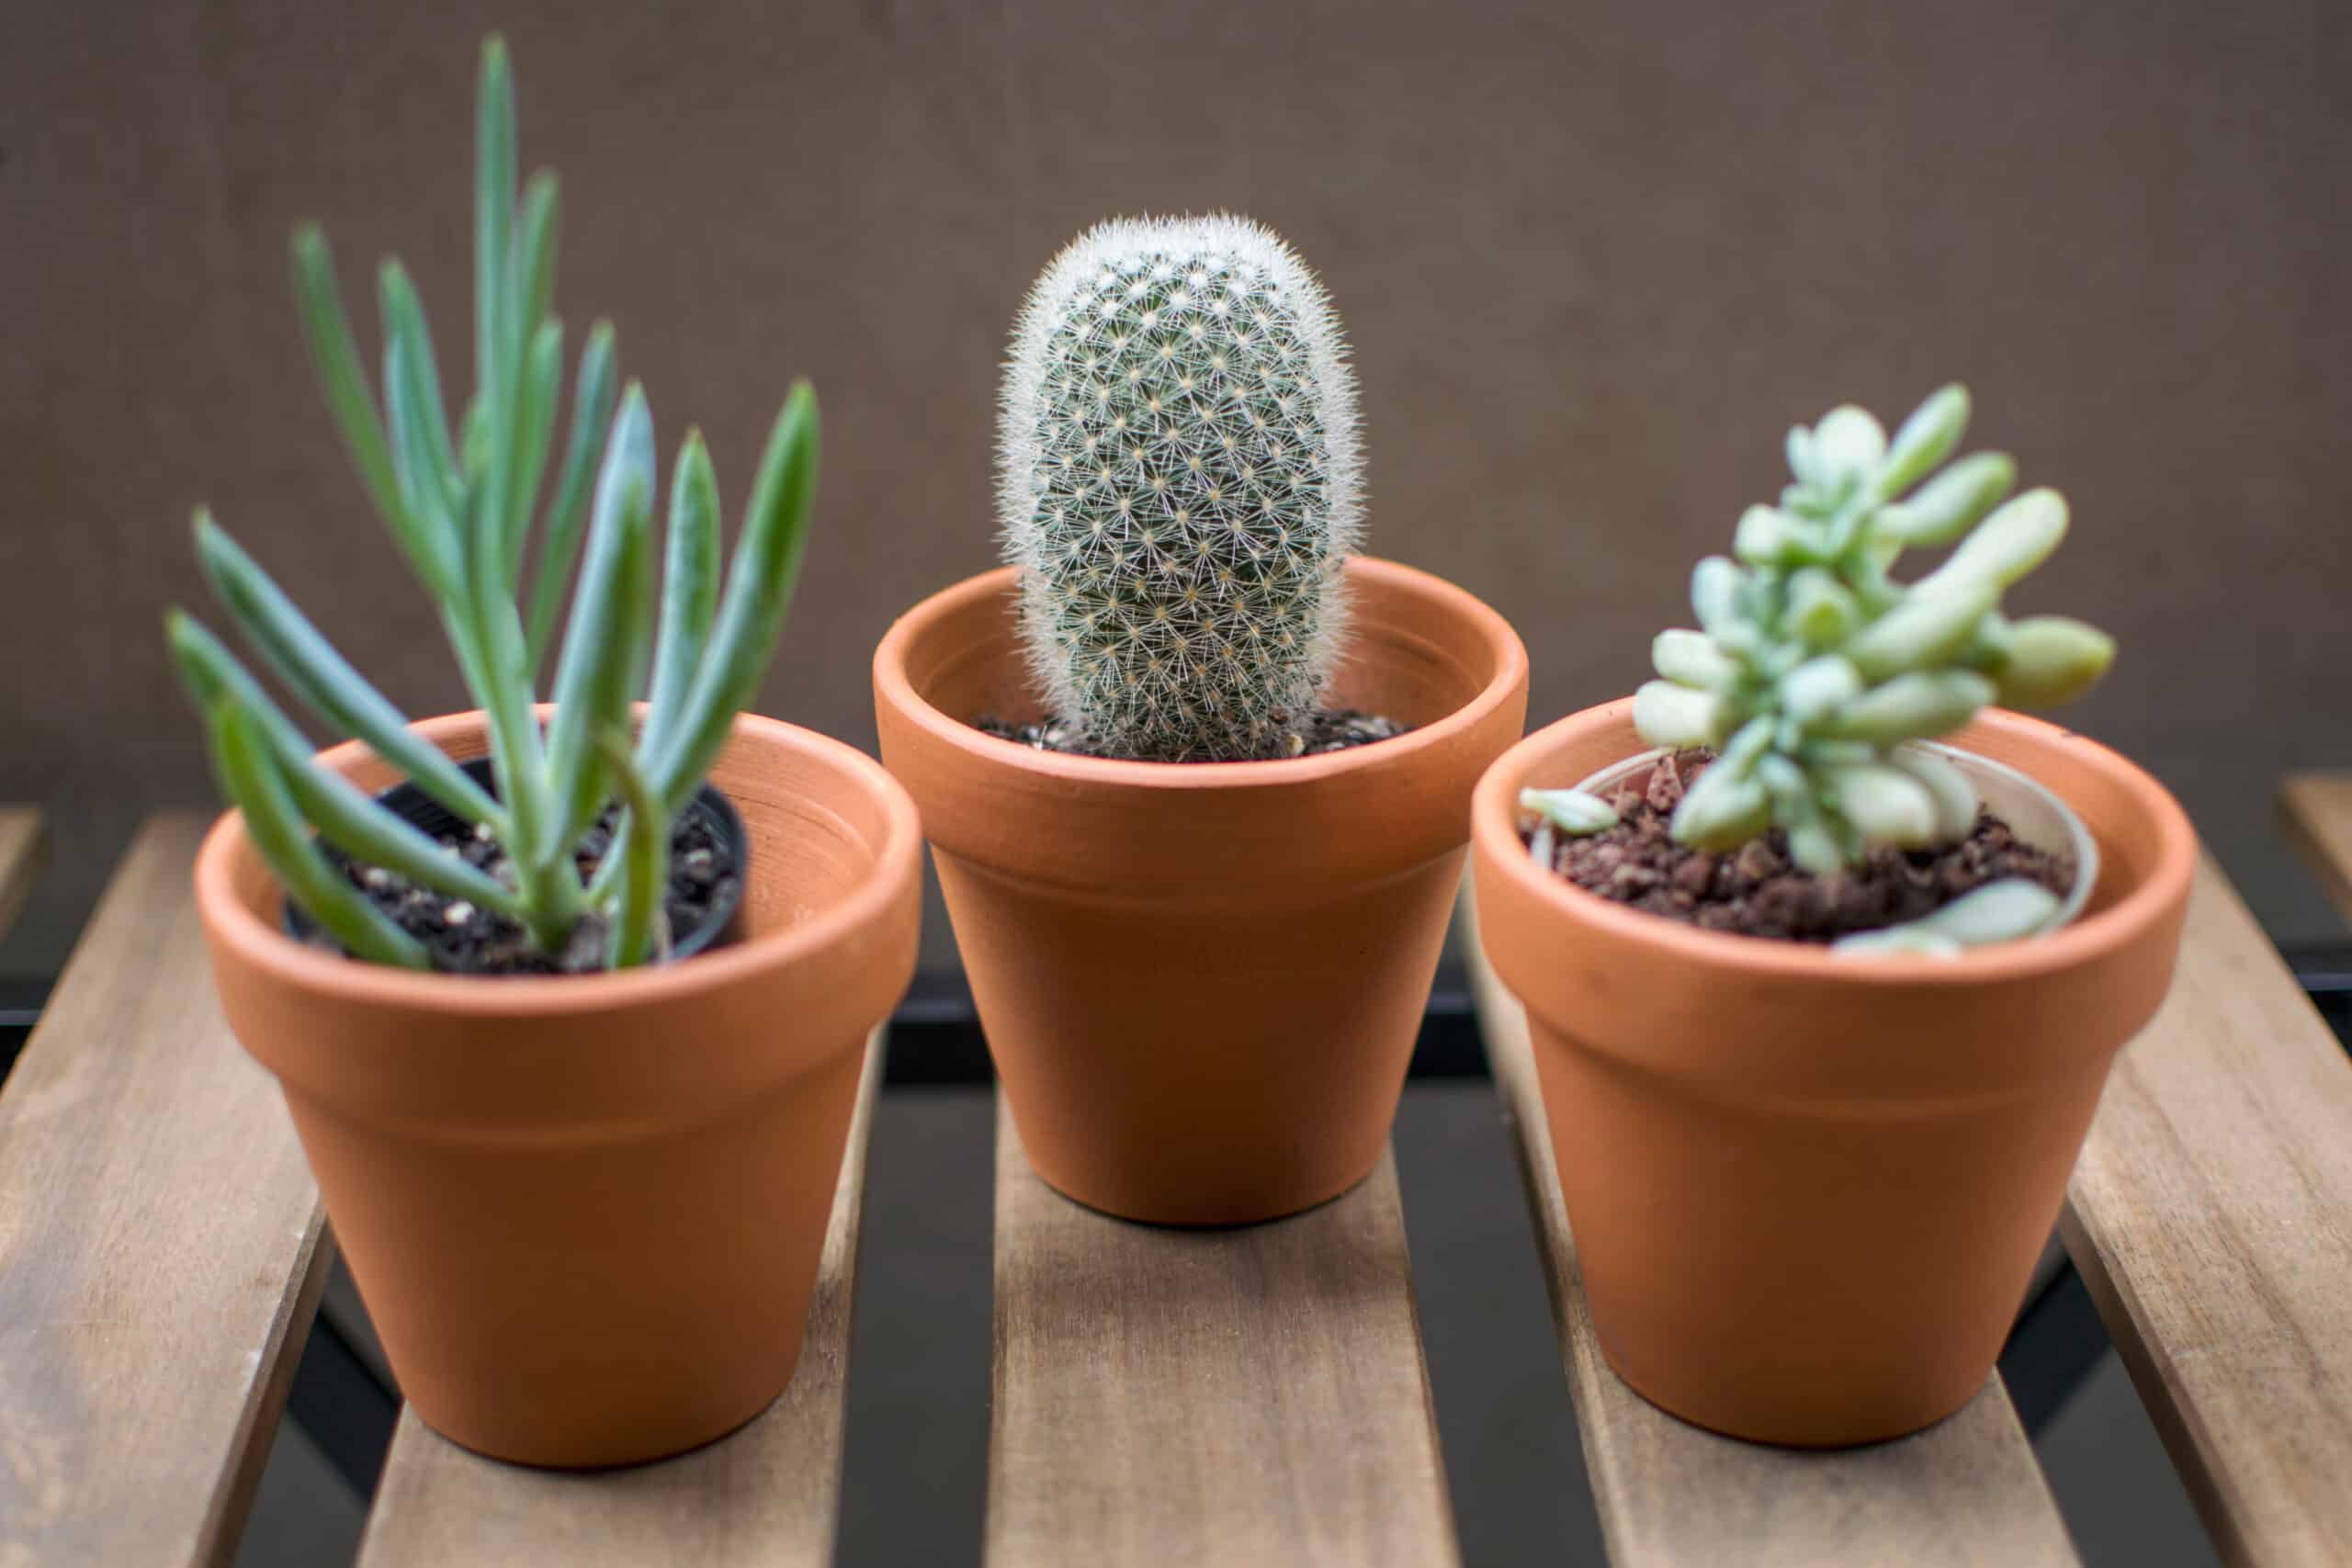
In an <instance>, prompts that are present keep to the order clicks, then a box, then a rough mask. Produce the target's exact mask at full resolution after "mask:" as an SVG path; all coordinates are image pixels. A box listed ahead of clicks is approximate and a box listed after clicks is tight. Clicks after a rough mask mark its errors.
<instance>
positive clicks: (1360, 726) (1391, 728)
mask: <svg viewBox="0 0 2352 1568" xmlns="http://www.w3.org/2000/svg"><path fill="white" fill-rule="evenodd" d="M972 728H975V729H977V730H978V731H980V733H982V734H983V735H993V736H995V737H996V738H997V739H1000V740H1014V741H1018V742H1020V743H1021V744H1022V745H1023V746H1034V747H1035V748H1036V749H1037V750H1041V751H1065V752H1068V753H1069V754H1070V755H1071V756H1074V757H1100V756H1102V755H1103V753H1102V752H1100V751H1097V750H1093V749H1092V748H1091V747H1089V746H1088V745H1087V744H1086V743H1085V741H1084V740H1083V739H1081V738H1080V735H1079V733H1078V731H1077V729H1076V728H1074V727H1072V726H1071V725H1069V724H1068V723H1065V722H1064V721H1063V720H1062V719H1061V718H1059V717H1058V716H1055V715H1052V714H1048V715H1046V716H1045V717H1044V718H1042V719H1039V720H1037V721H1036V722H1035V723H1032V724H1012V723H1008V722H1007V721H1005V720H1004V719H1001V718H999V717H997V716H995V715H994V714H982V715H980V716H979V717H978V718H976V719H974V720H973V721H972ZM1408 728H1411V727H1410V726H1408V725H1402V724H1399V723H1397V721H1396V720H1395V719H1393V718H1382V717H1380V716H1377V715H1374V714H1368V713H1363V712H1360V711H1358V710H1357V709H1355V708H1317V710H1316V711H1315V713H1314V715H1313V716H1311V717H1310V718H1308V720H1307V721H1306V725H1305V726H1304V727H1303V728H1300V729H1299V730H1296V731H1295V732H1294V733H1293V735H1292V739H1293V740H1295V741H1296V742H1297V744H1298V749H1297V750H1295V751H1291V752H1288V753H1287V755H1289V756H1293V757H1312V756H1315V755H1317V754H1318V753H1321V752H1325V751H1346V750H1351V749H1353V748H1355V747H1358V746H1369V745H1371V744H1373V743H1374V741H1377V740H1388V739H1394V738H1396V737H1397V736H1399V735H1402V734H1404V733H1405V732H1406V730H1407V729H1408ZM1268 760H1269V761H1280V760H1281V759H1279V758H1273V759H1268Z"/></svg>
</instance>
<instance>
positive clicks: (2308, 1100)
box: [2064, 860, 2352, 1568]
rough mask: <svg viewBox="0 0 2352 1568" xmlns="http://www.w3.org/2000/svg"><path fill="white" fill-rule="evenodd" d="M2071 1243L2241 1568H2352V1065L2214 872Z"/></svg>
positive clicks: (2136, 1054) (2124, 1084) (2078, 1174)
mask: <svg viewBox="0 0 2352 1568" xmlns="http://www.w3.org/2000/svg"><path fill="white" fill-rule="evenodd" d="M2064 1228H2065V1235H2066V1243H2067V1247H2068V1249H2069V1250H2070V1251H2072V1253H2073V1254H2074V1258H2075V1265H2076V1267H2078V1268H2079V1269H2081V1270H2082V1272H2083V1277H2084V1279H2085V1280H2086V1282H2087V1283H2088V1284H2089V1286H2090V1289H2091V1294H2092V1295H2093V1297H2094V1298H2096V1299H2097V1301H2098V1303H2099V1308H2100V1311H2101V1314H2102V1315H2104V1316H2105V1317H2106V1319H2107V1325H2108V1328H2109V1332H2110V1333H2111V1334H2112V1335H2113V1336H2114V1338H2115V1344H2116V1348H2117V1350H2118V1351H2119V1352H2120V1353H2121V1355H2122V1358H2123V1361H2124V1364H2125V1365H2126V1366H2127V1367H2129V1368H2130V1369H2131V1375H2132V1380H2133V1382H2136V1383H2137V1384H2138V1385H2139V1389H2140V1395H2141V1397H2142V1399H2143V1400H2144V1401H2146V1403H2147V1405H2148V1409H2149V1414H2150V1415H2151V1416H2153V1417H2154V1420H2155V1424H2156V1428H2157V1430H2158V1431H2159V1432H2161V1433H2163V1434H2164V1437H2165V1443H2166V1446H2167V1447H2168V1448H2169V1449H2170V1450H2171V1451H2172V1456H2173V1461H2174V1462H2175V1463H2176V1464H2177V1465H2178V1466H2179V1467H2180V1469H2181V1472H2182V1476H2183V1478H2184V1479H2185V1480H2186V1481H2187V1482H2188V1488H2189V1493H2190V1495H2191V1496H2193V1497H2194V1498H2195V1499H2196V1500H2197V1504H2198V1507H2199V1512H2200V1513H2201V1514H2202V1516H2203V1517H2204V1520H2205V1524H2206V1528H2207V1529H2210V1530H2211V1532H2212V1534H2213V1538H2214V1541H2215V1544H2216V1545H2218V1546H2219V1547H2220V1549H2221V1551H2222V1556H2223V1557H2224V1558H2225V1559H2226V1560H2228V1561H2230V1562H2245V1563H2265V1564H2288V1563H2294V1564H2306V1563H2307V1564H2312V1565H2313V1568H2317V1565H2319V1564H2323V1563H2324V1564H2342V1563H2346V1562H2352V1484H2347V1483H2352V1063H2347V1062H2346V1058H2345V1054H2344V1051H2343V1048H2342V1047H2341V1046H2340V1045H2338V1044H2337V1043H2336V1041H2335V1036H2334V1035H2333V1034H2332V1033H2331V1032H2329V1030H2328V1028H2327V1026H2326V1024H2325V1023H2324V1022H2323V1021H2321V1019H2320V1017H2319V1015H2318V1014H2317V1013H2316V1012H2315V1011H2313V1010H2312V1005H2311V1003H2310V1001H2309V1000H2308V998H2305V997H2304V995H2303V993H2302V989H2301V987H2299V986H2297V985H2296V984H2295V980H2294V976H2292V975H2291V974H2290V973H2289V971H2288V969H2287V966H2286V964H2284V963H2282V962H2281V961H2280V959H2279V957H2278V953H2277V951H2276V950H2275V949H2273V948H2272V947H2271V945H2270V942H2269V941H2268V940H2267V938H2266V937H2265V936H2264V935H2263V933H2262V931H2261V928H2260V927H2258V926H2257V925H2256V923H2255V921H2254V918H2253V916H2252V915H2251V914H2249V913H2248V912H2247V910H2246V908H2245V904H2244V903H2242V902H2241V901H2240V900H2239V898H2238V896H2237V893H2236V891H2235V890H2234V889H2233V888H2232V887H2231V886H2230V884H2229V880H2228V878H2227V877H2225V876H2224V875H2223V874H2222V871H2221V869H2220V868H2219V867H2218V866H2216V865H2215V864H2214V863H2212V862H2211V860H2207V861H2205V862H2204V863H2202V864H2201V865H2200V866H2199V870H2198V878H2197V885H2196V887H2195V889H2194V891H2193V892H2192V893H2191V894H2190V897H2189V905H2188V931H2187V933H2186V935H2185V936H2184V938H2183V940H2182V943H2181V954H2180V968H2179V972H2178V975H2177V977H2176V978H2175V980H2174V982H2173V988H2172V994H2171V996H2170V997H2169V998H2167V999H2166V1001H2165V1007H2164V1010H2163V1011H2161V1012H2160V1013H2158V1014H2157V1015H2156V1018H2155V1020H2154V1022H2152V1023H2151V1024H2150V1025H2149V1026H2148V1028H2147V1030H2146V1032H2144V1033H2143V1034H2142V1035H2141V1036H2140V1038H2139V1039H2138V1040H2137V1041H2135V1042H2133V1043H2132V1044H2131V1047H2130V1048H2129V1049H2128V1050H2126V1052H2125V1053H2124V1055H2123V1056H2122V1059H2121V1060H2120V1062H2119V1063H2118V1064H2117V1066H2116V1070H2115V1074H2114V1076H2113V1077H2111V1078H2109V1080H2108V1086H2107V1094H2106V1097H2105V1098H2104V1099H2103V1100H2100V1102H2099V1111H2098V1120H2097V1121H2096V1122H2094V1123H2093V1124H2092V1127H2091V1135H2090V1141H2089V1142H2088V1143H2087V1144H2086V1145H2085V1146H2084V1149H2083V1157H2082V1160H2081V1163H2080V1164H2078V1165H2077V1166H2076V1167H2075V1179H2074V1184H2073V1186H2072V1187H2071V1188H2070V1190H2068V1193H2067V1207H2066V1218H2065V1225H2064Z"/></svg>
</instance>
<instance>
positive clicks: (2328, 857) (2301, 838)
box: [2278, 773, 2352, 920]
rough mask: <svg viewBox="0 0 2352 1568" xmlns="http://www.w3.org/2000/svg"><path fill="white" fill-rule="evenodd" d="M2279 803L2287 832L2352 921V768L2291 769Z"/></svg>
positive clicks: (2347, 917)
mask: <svg viewBox="0 0 2352 1568" xmlns="http://www.w3.org/2000/svg"><path fill="white" fill-rule="evenodd" d="M2278 804H2279V807H2280V808H2281V810H2282V812H2283V813H2284V815H2285V817H2286V820H2287V837H2288V838H2289V839H2290V840H2291V841H2292V842H2293V843H2294V846H2295V848H2296V849H2298V850H2299V851H2301V852H2302V856H2303V861H2304V863H2306V864H2307V865H2309V866H2310V867H2311V868H2312V872H2313V874H2316V875H2317V876H2318V877H2319V879H2320V883H2321V885H2322V886H2324V887H2325V888H2326V889H2327V896H2328V897H2329V898H2330V899H2331V900H2333V901H2334V903H2335V907H2336V908H2337V909H2339V910H2341V911H2342V912H2343V915H2344V918H2345V919H2347V920H2352V773H2289V774H2288V775H2287V777H2286V778H2285V780H2284V781H2282V782H2281V784H2279V786H2278Z"/></svg>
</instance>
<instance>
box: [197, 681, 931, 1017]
mask: <svg viewBox="0 0 2352 1568" xmlns="http://www.w3.org/2000/svg"><path fill="white" fill-rule="evenodd" d="M484 725H485V720H484V717H483V715H482V712H481V709H479V708H476V709H472V710H469V711H468V712H465V713H454V714H444V715H442V716H438V717H435V718H425V719H417V720H414V721H413V722H412V723H411V724H410V726H409V728H410V730H411V731H412V732H413V733H414V734H416V735H418V736H421V737H423V738H424V739H425V740H427V741H429V742H431V743H432V744H433V745H435V746H436V747H440V748H441V749H442V750H447V741H448V740H449V739H452V738H454V737H457V736H462V735H465V734H468V733H470V732H477V731H480V730H481V729H482V728H484ZM734 728H735V731H736V732H743V731H751V732H753V733H757V734H760V735H761V736H763V738H764V739H767V740H769V741H770V742H773V743H775V744H779V745H782V746H785V747H788V748H792V749H794V750H800V751H803V752H808V753H812V754H814V755H816V756H817V757H819V758H820V759H821V760H822V761H825V762H827V763H830V764H831V765H833V766H835V767H837V768H839V769H840V770H841V771H842V772H844V773H848V774H850V775H851V776H852V777H854V779H856V780H857V782H858V783H859V784H860V785H861V786H863V788H864V789H865V792H866V793H867V794H868V795H871V796H872V797H873V798H874V800H875V801H876V803H877V804H878V805H879V806H880V807H881V808H882V814H883V817H884V819H885V821H884V829H883V836H882V841H881V842H880V843H879V844H878V845H877V846H876V849H875V855H874V864H873V866H872V868H871V869H870V870H869V871H868V872H867V873H866V874H865V877H864V878H863V879H862V880H861V881H860V882H859V883H858V885H857V886H856V887H855V888H854V889H853V890H852V891H851V892H850V893H849V895H848V896H847V897H843V898H842V899H840V900H838V901H837V902H835V903H832V904H831V905H828V906H827V907H825V908H820V909H819V910H817V911H815V912H814V913H812V914H810V915H809V916H808V917H806V918H805V919H798V920H795V921H794V922H793V923H792V924H791V925H789V926H786V927H785V928H783V929H782V930H780V931H772V932H770V933H768V934H766V935H764V936H755V937H751V938H747V939H746V940H744V941H742V942H735V943H732V944H730V945H729V946H727V947H723V948H718V949H714V950H710V951H706V952H703V953H696V954H695V955H694V956H693V957H692V958H691V959H687V960H684V961H681V962H678V963H675V964H648V965H645V966H643V967H640V968H636V969H628V970H622V971H619V972H608V973H604V974H595V975H519V976H483V975H449V974H443V973H439V972H419V971H415V970H409V969H396V968H392V967H390V966H387V965H384V964H368V963H364V962H362V961H359V960H356V959H351V958H345V957H343V956H340V955H338V954H335V953H322V952H321V951H319V950H318V949H316V948H313V947H310V946H307V945H305V944H303V943H301V942H296V941H295V940H294V939H293V938H291V937H289V936H288V935H286V934H285V933H284V932H283V931H279V930H278V929H277V927H276V926H275V925H272V924H270V923H269V922H266V921H265V920H263V919H260V918H259V917H258V916H256V915H254V912H253V911H252V910H250V909H248V908H246V907H245V904H244V900H243V899H242V898H240V897H238V896H237V892H236V886H235V876H234V871H235V867H236V865H237V863H238V862H239V861H240V860H241V859H242V858H243V856H244V855H246V854H248V853H250V852H252V850H251V846H250V844H249V842H248V840H247V839H246V837H245V829H244V818H243V814H242V813H240V812H236V811H227V812H223V813H222V814H221V815H220V818H219V819H218V820H216V821H215V822H214V823H213V824H212V827H211V829H209V831H208V832H207V833H206V834H205V836H204V842H203V843H202V845H201V846H199V847H198V851H197V856H196V899H197V905H198V908H199V909H200V910H201V911H202V912H203V915H204V918H205V920H206V922H207V923H208V924H209V926H210V927H211V929H212V931H213V933H214V936H215V940H216V941H217V942H220V944H221V945H222V946H223V947H225V948H228V949H230V950H232V952H233V953H235V954H236V956H237V959H238V960H239V961H240V962H241V963H243V964H249V965H251V966H252V967H253V968H254V969H255V970H258V971H260V972H261V973H263V974H265V975H266V976H268V977H269V978H270V979H271V980H272V981H273V982H274V983H276V984H278V985H281V986H286V987H292V988H295V989H299V990H303V991H309V992H312V993H315V994H322V995H327V996H332V997H334V998H336V999H337V1000H338V1001H339V1002H341V1003H344V1004H346V1005H352V1006H360V1007H368V1006H374V1007H384V1008H399V1009H401V1010H406V1011H408V1012H411V1013H432V1014H439V1015H442V1016H447V1017H464V1018H483V1017H497V1018H517V1017H534V1018H541V1017H549V1016H565V1015H573V1014H582V1013H598V1012H605V1011H609V1010H615V1009H618V1008H624V1007H656V1006H660V1005H661V1004H662V1003H664V1002H667V1001H673V1000H676V999H678V998H684V997H688V996H692V995H695V994H696V993H699V992H703V991H707V990H710V989H713V988H716V987H722V986H726V985H729V984H733V983H735V982H738V981H741V980H743V979H746V978H748V977H750V976H753V975H757V974H760V973H763V972H766V971H770V970H775V969H778V968H781V967H783V966H785V965H786V964H793V963H796V962H798V961H800V960H802V959H805V958H807V957H809V955H810V954H812V953H817V952H819V951H820V950H822V949H824V948H826V947H828V946H831V945H832V944H833V943H835V942H840V941H841V940H842V938H844V937H845V936H847V935H849V934H850V933H852V932H854V931H859V930H861V929H864V928H866V927H869V926H873V925H876V924H877V923H879V922H880V921H881V920H883V919H885V918H886V917H887V916H888V913H889V909H890V906H891V904H892V903H893V901H894V900H895V899H896V898H897V897H898V896H899V889H901V888H903V887H904V886H906V885H907V883H908V882H909V881H910V879H913V878H917V877H919V876H920V875H921V874H922V864H921V858H920V857H921V853H922V822H921V819H920V818H918V817H917V815H916V812H915V806H914V801H913V800H912V798H910V796H909V795H908V794H907V792H906V790H905V789H904V788H903V787H902V786H901V785H900V784H899V781H898V780H896V779H895V778H892V777H891V776H890V774H889V773H887V772H886V771H884V769H883V767H882V764H881V763H879V762H877V761H875V760H874V759H873V758H871V757H868V756H867V755H866V754H865V752H863V751H860V750H857V749H856V748H855V747H854V746H851V745H848V744H847V743H845V742H843V741H840V740H836V739H832V738H831V736H828V735H820V734H818V733H817V732H816V731H814V730H811V729H804V728H801V727H800V726H798V725H796V724H786V723H785V722H784V721H783V720H781V719H774V718H768V717H765V716H762V715H758V714H751V713H742V714H738V715H736V716H735V725H734ZM375 760H376V753H375V751H374V750H372V749H371V748H369V747H368V745H367V744H366V743H365V742H364V741H358V740H346V741H345V742H343V743H342V744H341V745H338V746H332V747H329V748H328V749H327V750H324V751H322V752H320V753H319V756H318V761H320V763H321V764H322V765H323V766H325V767H328V768H330V769H334V770H335V771H338V772H347V771H348V770H349V769H351V768H353V767H355V766H357V765H360V764H364V763H367V762H370V761H375Z"/></svg>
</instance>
